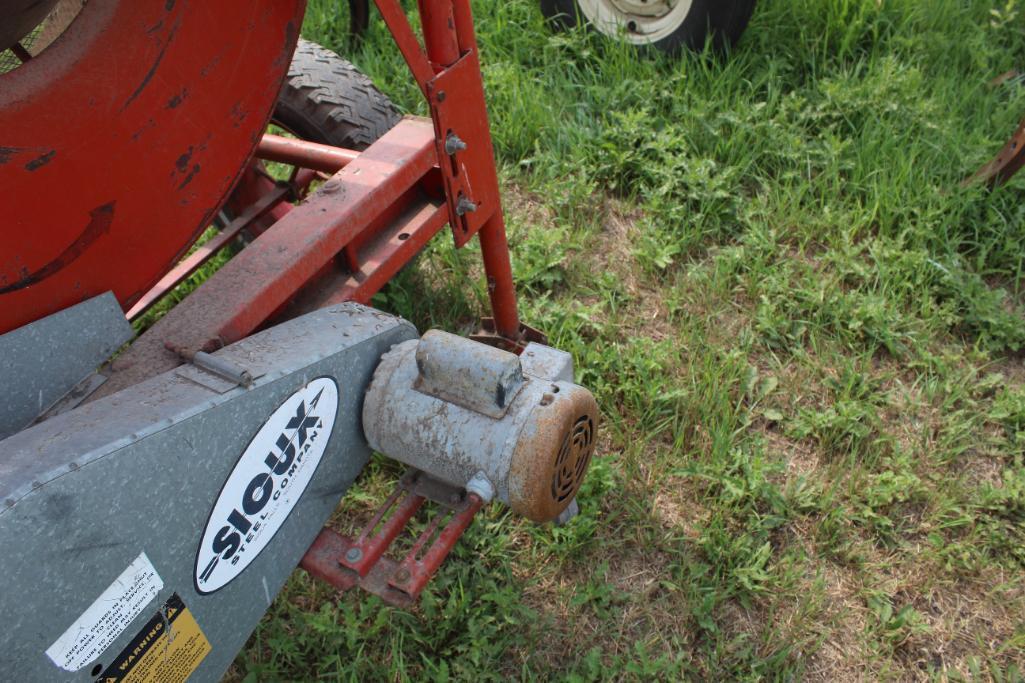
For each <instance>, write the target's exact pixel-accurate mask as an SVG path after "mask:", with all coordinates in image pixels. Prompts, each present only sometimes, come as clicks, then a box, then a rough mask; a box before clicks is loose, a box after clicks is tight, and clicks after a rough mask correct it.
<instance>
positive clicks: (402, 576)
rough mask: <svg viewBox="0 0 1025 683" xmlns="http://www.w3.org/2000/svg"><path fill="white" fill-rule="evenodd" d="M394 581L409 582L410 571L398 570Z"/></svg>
mask: <svg viewBox="0 0 1025 683" xmlns="http://www.w3.org/2000/svg"><path fill="white" fill-rule="evenodd" d="M393 580H394V581H395V583H406V582H407V581H409V570H408V569H405V568H403V569H400V570H398V571H397V572H395V577H394V579H393Z"/></svg>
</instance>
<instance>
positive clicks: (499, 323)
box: [477, 209, 520, 341]
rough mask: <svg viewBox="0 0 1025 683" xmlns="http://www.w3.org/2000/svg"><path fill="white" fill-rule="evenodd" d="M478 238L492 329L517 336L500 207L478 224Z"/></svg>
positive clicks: (507, 251)
mask: <svg viewBox="0 0 1025 683" xmlns="http://www.w3.org/2000/svg"><path fill="white" fill-rule="evenodd" d="M477 238H478V239H479V240H480V251H481V255H482V256H483V257H484V272H485V274H486V276H487V282H488V298H490V299H491V311H492V312H493V313H494V315H495V331H496V332H498V334H500V335H501V336H503V337H505V338H506V339H510V340H513V341H515V340H517V339H519V337H520V315H519V312H518V311H517V308H516V288H515V286H514V285H513V276H512V263H511V262H510V261H509V243H508V241H507V240H506V237H505V219H504V218H503V217H502V211H501V209H499V210H498V211H496V212H495V213H494V215H492V216H491V218H490V219H488V222H487V223H485V224H484V226H483V227H481V229H480V232H478V233H477Z"/></svg>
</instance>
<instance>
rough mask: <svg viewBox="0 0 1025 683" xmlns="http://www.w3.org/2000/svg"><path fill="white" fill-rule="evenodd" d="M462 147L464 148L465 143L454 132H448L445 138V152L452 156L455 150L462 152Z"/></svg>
mask: <svg viewBox="0 0 1025 683" xmlns="http://www.w3.org/2000/svg"><path fill="white" fill-rule="evenodd" d="M464 149H466V143H465V142H463V141H462V140H461V139H460V137H459V136H458V135H456V134H455V133H449V134H448V137H446V138H445V154H447V155H449V156H452V155H453V154H455V153H456V152H462V151H463V150H464Z"/></svg>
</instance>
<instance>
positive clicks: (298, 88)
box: [271, 39, 402, 150]
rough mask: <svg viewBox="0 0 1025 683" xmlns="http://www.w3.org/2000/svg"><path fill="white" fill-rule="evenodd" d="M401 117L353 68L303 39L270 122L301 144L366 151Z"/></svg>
mask: <svg viewBox="0 0 1025 683" xmlns="http://www.w3.org/2000/svg"><path fill="white" fill-rule="evenodd" d="M401 118H402V116H401V115H400V114H399V111H398V109H396V108H395V105H394V104H392V102H391V100H389V99H388V98H387V97H386V96H385V95H384V93H382V92H381V91H380V90H378V89H377V88H375V87H374V84H373V83H371V82H370V79H369V78H367V77H366V76H364V75H363V74H362V73H361V72H360V71H359V70H358V69H357V68H356V67H355V66H353V65H352V64H350V63H349V62H347V61H345V60H344V59H342V58H341V57H339V56H338V55H336V54H335V53H334V52H331V51H330V50H327V49H325V48H323V47H321V46H320V45H317V44H316V43H314V42H311V41H309V40H303V39H300V40H299V44H298V45H297V46H296V48H295V54H294V55H293V56H292V65H291V67H289V69H288V76H286V77H285V83H284V85H282V86H281V93H280V94H279V95H278V103H277V105H276V106H275V107H274V114H273V115H272V117H271V121H272V123H275V124H277V125H278V126H281V127H282V128H284V129H286V130H287V131H289V132H290V133H292V134H293V135H295V136H296V137H298V138H301V139H303V140H308V141H310V142H319V143H321V144H324V145H332V146H334V147H345V148H347V149H355V150H364V149H366V148H367V147H369V146H370V144H371V143H372V142H374V141H375V140H377V139H378V138H379V137H381V136H382V135H384V134H385V133H387V132H388V131H389V130H391V129H392V127H394V126H395V124H396V123H398V122H399V119H401Z"/></svg>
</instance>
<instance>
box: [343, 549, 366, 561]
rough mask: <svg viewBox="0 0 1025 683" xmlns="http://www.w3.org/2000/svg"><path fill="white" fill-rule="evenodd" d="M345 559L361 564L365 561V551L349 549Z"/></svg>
mask: <svg viewBox="0 0 1025 683" xmlns="http://www.w3.org/2000/svg"><path fill="white" fill-rule="evenodd" d="M345 559H346V561H348V562H359V561H360V560H362V559H363V551H362V550H360V549H359V548H349V549H348V550H347V551H346V552H345Z"/></svg>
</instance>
